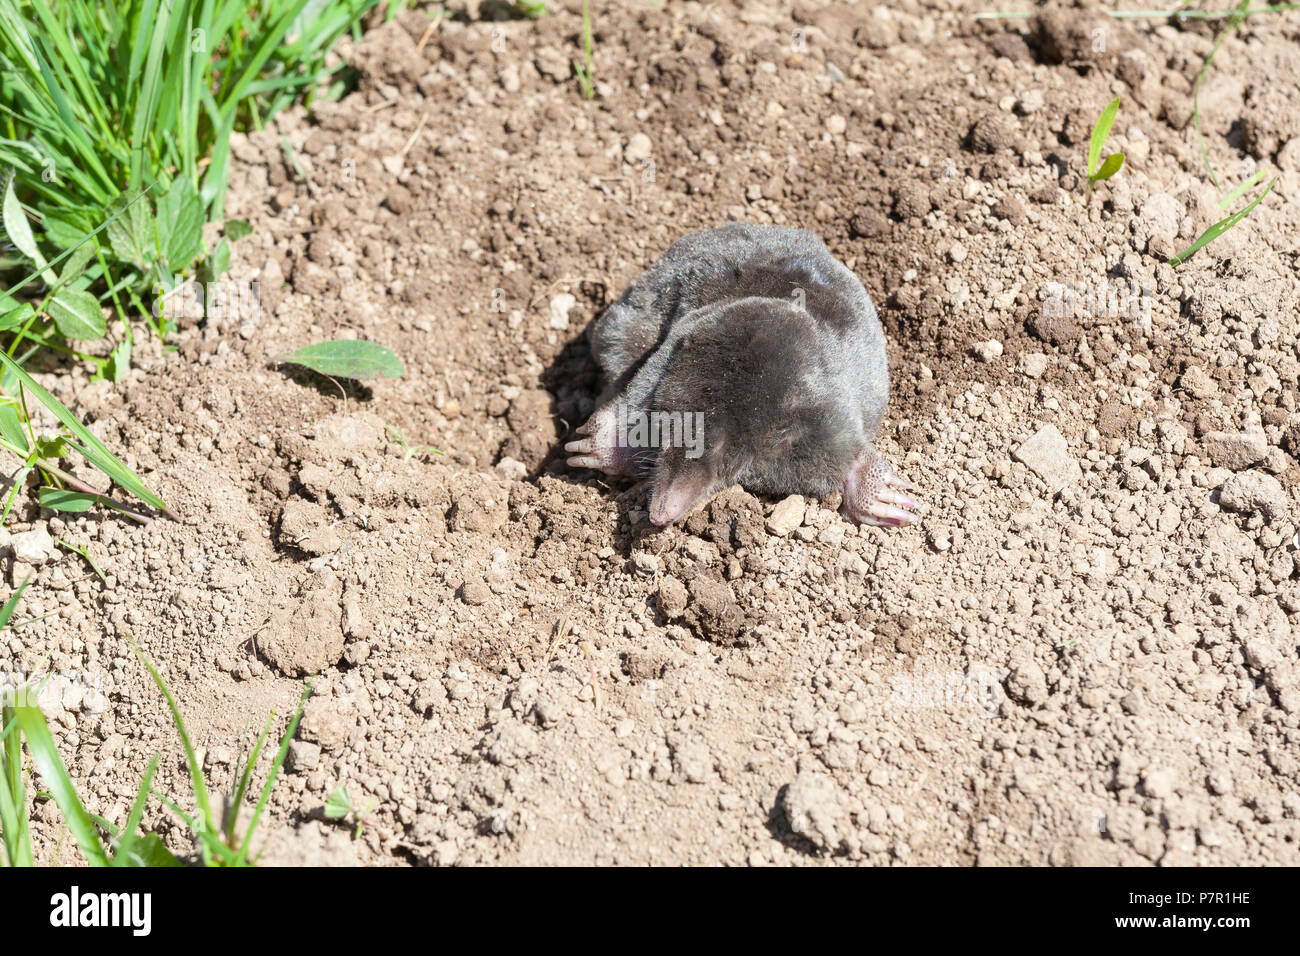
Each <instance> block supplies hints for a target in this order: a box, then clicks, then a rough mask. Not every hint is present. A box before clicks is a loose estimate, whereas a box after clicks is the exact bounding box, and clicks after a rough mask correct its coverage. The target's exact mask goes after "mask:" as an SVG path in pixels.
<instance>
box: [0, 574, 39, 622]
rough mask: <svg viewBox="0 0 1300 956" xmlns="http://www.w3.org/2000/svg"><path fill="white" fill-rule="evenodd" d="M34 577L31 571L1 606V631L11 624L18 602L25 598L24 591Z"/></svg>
mask: <svg viewBox="0 0 1300 956" xmlns="http://www.w3.org/2000/svg"><path fill="white" fill-rule="evenodd" d="M31 579H32V574H31V572H30V571H29V572H28V574H27V577H25V578H23V583H22V584H20V585H18V588H17V590H15V591H14V593H13V594H11V595H9V600H7V601H5V603H4V606H3V607H0V631H3V630H4V629H5V628H6V627H8V626H9V619H10V618H11V617H13V615H14V611H15V610H17V608H18V602H19V601H21V600H22V599H23V592H24V591H26V590H27V582H28V581H30V580H31Z"/></svg>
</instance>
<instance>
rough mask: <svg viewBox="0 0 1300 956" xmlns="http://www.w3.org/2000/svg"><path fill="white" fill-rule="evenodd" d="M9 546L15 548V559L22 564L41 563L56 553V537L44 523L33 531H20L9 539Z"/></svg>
mask: <svg viewBox="0 0 1300 956" xmlns="http://www.w3.org/2000/svg"><path fill="white" fill-rule="evenodd" d="M9 546H10V547H11V548H13V552H14V560H15V561H17V562H21V563H22V564H31V565H41V564H44V563H45V562H46V561H48V560H50V558H51V556H53V554H54V539H53V538H51V537H50V533H49V531H47V530H46V529H45V525H43V524H41V525H37V526H36V527H35V528H33V529H32V530H31V531H20V532H19V533H18V534H16V535H14V536H13V537H11V538H10V539H9Z"/></svg>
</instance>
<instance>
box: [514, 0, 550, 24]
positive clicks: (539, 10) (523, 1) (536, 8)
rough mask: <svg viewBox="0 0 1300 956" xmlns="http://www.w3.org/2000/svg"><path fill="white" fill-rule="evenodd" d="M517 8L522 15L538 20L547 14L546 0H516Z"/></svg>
mask: <svg viewBox="0 0 1300 956" xmlns="http://www.w3.org/2000/svg"><path fill="white" fill-rule="evenodd" d="M515 9H516V10H518V11H519V13H520V15H522V16H525V17H527V18H528V19H530V20H537V19H540V18H541V17H542V16H544V15H545V14H546V0H515Z"/></svg>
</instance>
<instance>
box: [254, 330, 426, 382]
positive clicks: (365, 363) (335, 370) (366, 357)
mask: <svg viewBox="0 0 1300 956" xmlns="http://www.w3.org/2000/svg"><path fill="white" fill-rule="evenodd" d="M278 361H280V362H288V363H291V364H293V365H302V366H305V367H306V368H309V369H311V370H312V371H313V372H319V373H320V374H322V375H329V376H332V377H334V378H355V379H364V378H396V377H397V376H399V375H401V374H402V373H403V372H405V371H406V370H405V369H404V368H403V367H402V360H401V359H399V358H398V357H397V356H396V355H394V354H393V353H392V352H390V351H388V349H386V348H384V347H383V346H382V345H377V344H376V343H374V342H362V341H358V340H353V339H336V340H334V341H332V342H318V343H317V344H315V345H305V346H303V347H302V348H300V349H298V350H297V351H295V352H290V353H289V354H288V355H285V356H283V357H281V358H280V359H279V360H278Z"/></svg>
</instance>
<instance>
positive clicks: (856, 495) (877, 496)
mask: <svg viewBox="0 0 1300 956" xmlns="http://www.w3.org/2000/svg"><path fill="white" fill-rule="evenodd" d="M911 490H913V485H912V484H911V482H908V481H904V480H903V479H902V478H900V477H898V475H896V474H895V473H894V469H893V467H892V466H891V465H890V464H889V462H887V461H885V459H884V458H883V457H882V456H881V455H880V453H879V452H878V451H876V450H875V449H874V448H870V447H868V448H867V449H866V450H865V451H864V452H863V453H862V454H861V455H859V456H858V458H857V460H856V461H855V462H854V463H853V466H852V467H851V468H850V469H849V473H848V475H846V476H845V478H844V504H843V505H842V506H841V509H840V510H841V511H843V513H844V516H845V517H846V518H848V519H849V520H850V521H852V522H854V523H855V524H870V525H876V526H878V527H885V528H901V527H903V526H905V525H909V524H911V523H912V522H914V521H916V519H917V515H916V510H917V509H918V508H919V507H920V505H919V504H918V503H917V502H916V501H914V500H913V499H912V498H911V497H910V496H909V495H908V494H906V492H908V491H911Z"/></svg>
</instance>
